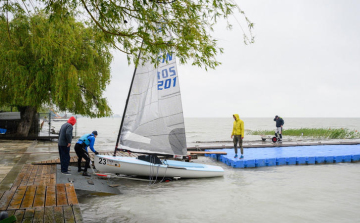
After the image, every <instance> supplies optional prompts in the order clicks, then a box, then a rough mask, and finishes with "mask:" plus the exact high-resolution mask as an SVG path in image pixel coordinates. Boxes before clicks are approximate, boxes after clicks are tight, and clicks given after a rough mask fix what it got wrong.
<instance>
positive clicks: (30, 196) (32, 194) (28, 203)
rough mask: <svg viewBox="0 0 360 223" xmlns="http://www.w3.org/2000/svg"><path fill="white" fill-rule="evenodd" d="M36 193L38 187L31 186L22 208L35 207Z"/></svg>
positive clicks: (28, 188)
mask: <svg viewBox="0 0 360 223" xmlns="http://www.w3.org/2000/svg"><path fill="white" fill-rule="evenodd" d="M35 192H36V186H35V185H31V186H28V187H27V190H26V193H25V197H24V200H23V202H22V204H21V208H30V207H32V206H33V203H34V197H35ZM25 214H26V213H25Z"/></svg>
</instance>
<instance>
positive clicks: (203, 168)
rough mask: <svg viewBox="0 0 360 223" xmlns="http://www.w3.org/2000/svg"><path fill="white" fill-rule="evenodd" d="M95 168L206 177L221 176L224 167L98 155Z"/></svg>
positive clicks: (107, 171)
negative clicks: (156, 162) (153, 161)
mask: <svg viewBox="0 0 360 223" xmlns="http://www.w3.org/2000/svg"><path fill="white" fill-rule="evenodd" d="M94 163H95V168H96V169H97V170H98V171H100V172H101V173H119V174H125V175H136V176H150V175H151V176H158V177H181V178H204V177H221V176H223V175H224V170H223V168H221V167H219V166H212V165H205V164H198V163H189V162H181V161H174V160H167V161H163V164H152V163H149V162H146V161H143V160H139V159H137V158H135V157H121V156H116V157H114V156H104V155H97V156H95V159H94Z"/></svg>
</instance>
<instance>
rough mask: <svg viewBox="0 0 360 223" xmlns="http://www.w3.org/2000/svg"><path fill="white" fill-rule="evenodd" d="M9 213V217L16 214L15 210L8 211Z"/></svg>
mask: <svg viewBox="0 0 360 223" xmlns="http://www.w3.org/2000/svg"><path fill="white" fill-rule="evenodd" d="M6 212H7V213H8V216H9V217H10V216H13V215H14V214H15V210H10V211H9V210H7V211H6Z"/></svg>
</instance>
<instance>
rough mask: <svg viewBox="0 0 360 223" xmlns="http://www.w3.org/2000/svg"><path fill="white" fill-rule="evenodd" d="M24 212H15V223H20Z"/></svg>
mask: <svg viewBox="0 0 360 223" xmlns="http://www.w3.org/2000/svg"><path fill="white" fill-rule="evenodd" d="M24 214H25V210H16V211H15V217H16V223H20V222H22V220H23V218H24Z"/></svg>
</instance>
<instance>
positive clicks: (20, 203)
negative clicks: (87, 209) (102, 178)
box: [0, 165, 83, 222]
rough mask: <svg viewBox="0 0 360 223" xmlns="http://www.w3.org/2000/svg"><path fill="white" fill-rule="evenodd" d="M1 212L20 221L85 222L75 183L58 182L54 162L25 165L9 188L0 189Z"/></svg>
mask: <svg viewBox="0 0 360 223" xmlns="http://www.w3.org/2000/svg"><path fill="white" fill-rule="evenodd" d="M0 211H7V212H8V214H9V215H15V216H16V218H17V222H83V219H82V215H81V210H80V207H79V202H78V199H77V196H76V192H75V188H74V185H73V184H72V183H66V184H56V167H55V165H52V166H50V165H44V166H40V165H37V166H34V165H25V166H24V167H23V169H22V171H21V172H20V174H19V175H18V176H17V178H16V179H15V181H14V184H13V186H12V187H11V188H10V190H8V191H4V192H0Z"/></svg>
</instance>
